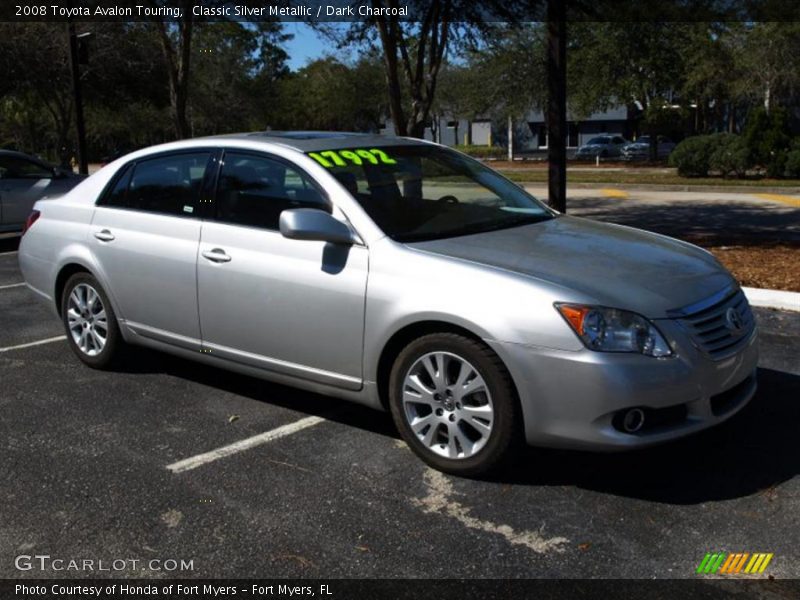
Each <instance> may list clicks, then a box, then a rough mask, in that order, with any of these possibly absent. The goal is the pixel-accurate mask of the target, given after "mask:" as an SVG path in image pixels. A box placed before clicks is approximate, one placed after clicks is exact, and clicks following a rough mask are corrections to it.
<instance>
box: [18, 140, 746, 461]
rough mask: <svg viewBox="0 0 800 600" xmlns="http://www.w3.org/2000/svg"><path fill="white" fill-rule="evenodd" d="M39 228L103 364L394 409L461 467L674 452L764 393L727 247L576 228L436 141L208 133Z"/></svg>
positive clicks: (429, 447)
mask: <svg viewBox="0 0 800 600" xmlns="http://www.w3.org/2000/svg"><path fill="white" fill-rule="evenodd" d="M30 222H31V226H30V227H29V228H28V230H27V231H26V232H25V234H24V235H23V237H22V241H21V243H20V247H19V263H20V268H21V270H22V273H23V275H24V277H25V281H26V282H27V284H28V286H29V287H30V289H31V290H33V291H34V292H36V293H37V295H38V296H40V297H41V298H42V299H44V300H46V301H47V302H48V303H49V304H50V306H51V307H52V309H53V311H54V313H56V314H57V315H58V316H59V317H60V318H61V320H62V322H63V326H64V330H65V333H66V335H67V339H68V341H69V344H70V346H71V348H72V350H73V351H74V352H75V354H76V355H77V356H78V357H79V358H80V359H81V360H82V361H83V362H84V363H86V364H87V365H88V366H90V367H94V368H108V367H109V366H110V365H112V363H113V361H114V360H115V359H118V358H119V356H120V352H121V351H123V350H124V346H125V344H126V343H130V344H138V345H143V346H149V347H151V348H155V349H159V350H163V351H167V352H171V353H174V354H178V355H180V356H183V357H185V358H188V359H190V360H194V361H199V362H201V363H203V364H206V365H211V366H217V367H222V368H226V369H230V370H233V371H238V372H240V373H244V374H247V375H254V376H257V377H262V378H265V379H269V380H273V381H276V382H279V383H283V384H288V385H293V386H295V387H299V388H303V389H306V390H312V391H316V392H320V393H325V394H329V395H332V396H336V397H339V398H344V399H348V400H352V401H355V402H359V403H362V404H365V405H367V406H371V407H373V408H377V409H381V408H382V409H385V410H389V411H390V412H391V413H392V416H393V417H394V421H395V424H396V425H397V428H398V429H399V431H400V433H401V435H402V436H403V439H404V440H405V441H406V443H407V444H408V445H409V447H410V448H411V449H412V450H413V451H414V452H415V453H416V454H417V455H418V456H420V457H421V458H422V459H423V460H425V461H426V462H427V463H428V464H430V465H432V466H433V467H436V468H437V469H441V470H443V471H447V472H450V473H455V474H460V475H477V474H479V473H482V472H484V471H486V470H488V469H490V468H492V466H494V465H495V464H496V463H497V462H498V461H500V460H501V459H502V458H503V456H505V455H506V454H507V453H508V452H509V451H511V450H512V449H513V448H514V447H515V444H514V443H513V442H514V441H515V440H517V439H520V440H526V441H527V442H529V443H531V444H536V445H548V446H560V447H569V448H585V449H597V450H615V449H616V450H622V449H627V448H637V447H643V446H649V445H652V444H655V443H659V442H666V441H668V440H673V439H676V438H680V437H682V436H685V435H688V434H691V433H694V432H697V431H700V430H701V429H705V428H707V427H711V426H713V425H716V424H718V423H721V422H722V421H724V420H726V419H727V418H728V417H730V416H731V415H733V414H734V413H736V412H737V411H738V410H740V409H741V408H742V407H743V406H744V405H745V404H747V402H748V401H749V400H750V398H751V397H752V396H753V394H754V392H755V389H756V364H757V361H758V349H757V344H756V342H757V337H758V335H757V329H756V322H755V319H754V318H753V314H752V312H751V311H750V308H749V306H748V304H747V299H746V298H745V296H744V294H743V293H742V290H741V289H740V288H739V285H738V283H737V282H736V280H735V279H734V278H733V277H732V276H731V274H730V273H729V272H728V271H726V270H725V268H724V267H723V266H722V265H721V264H720V263H719V262H718V261H717V260H716V259H715V258H714V257H713V256H712V255H711V254H710V253H708V252H706V251H705V250H702V249H700V248H697V247H696V246H692V245H691V244H687V243H685V242H681V241H678V240H673V239H670V238H667V237H665V236H662V235H656V234H653V233H648V232H645V231H638V230H636V229H632V228H630V227H621V226H619V225H611V224H606V223H599V222H596V221H590V220H587V219H580V218H576V217H572V216H568V215H562V214H559V213H557V212H555V211H553V210H551V209H550V208H548V207H547V206H546V205H545V204H543V203H542V202H540V201H538V200H537V199H536V198H534V197H533V196H531V195H529V194H528V193H527V192H525V190H523V189H522V188H520V187H519V186H517V185H516V184H514V183H512V182H511V181H509V180H508V179H505V178H504V177H503V176H501V175H500V174H498V173H496V172H494V171H492V170H491V169H489V168H487V167H486V166H484V165H483V164H481V163H479V162H477V161H475V160H473V159H471V158H469V157H467V156H465V155H463V154H460V153H458V152H455V151H453V150H451V149H449V148H446V147H444V146H439V145H438V144H432V143H428V142H424V141H421V140H412V139H409V138H394V137H384V136H374V135H361V134H343V133H320V132H294V133H293V132H268V133H253V134H240V135H228V136H220V137H213V138H206V139H196V140H184V141H181V142H176V143H172V144H168V145H163V146H157V147H154V148H148V149H145V150H141V151H138V152H135V153H133V154H130V155H128V156H125V157H123V158H121V159H119V160H117V161H115V162H113V163H112V164H110V165H109V166H108V167H107V168H105V169H102V170H100V171H98V172H97V173H95V174H94V175H92V177H90V178H89V179H88V180H86V181H85V182H84V183H82V184H81V185H80V187H78V188H76V189H75V190H73V191H72V192H71V193H69V194H67V195H65V196H63V197H62V198H58V199H56V200H53V201H47V202H39V203H37V204H36V206H35V208H34V213H33V215H32V217H31V220H30ZM310 443H313V442H310ZM531 468H535V465H534V466H532V467H531Z"/></svg>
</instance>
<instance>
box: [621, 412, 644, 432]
mask: <svg viewBox="0 0 800 600" xmlns="http://www.w3.org/2000/svg"><path fill="white" fill-rule="evenodd" d="M642 427H644V411H643V410H642V409H641V408H632V409H630V410H629V411H628V412H626V413H625V414H624V416H623V417H622V429H623V431H625V433H636V432H637V431H639V430H640V429H641V428H642Z"/></svg>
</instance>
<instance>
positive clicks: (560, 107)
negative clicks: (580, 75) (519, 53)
mask: <svg viewBox="0 0 800 600" xmlns="http://www.w3.org/2000/svg"><path fill="white" fill-rule="evenodd" d="M566 58H567V7H566V2H564V0H547V91H548V94H547V117H546V119H547V133H548V138H547V162H548V165H549V173H548V186H547V187H548V200H547V203H548V204H549V205H550V206H551V207H553V208H555V209H556V210H557V211H560V212H562V213H563V212H567V144H566V141H567V140H566V136H567V60H566Z"/></svg>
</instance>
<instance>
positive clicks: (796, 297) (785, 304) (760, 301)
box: [742, 287, 800, 312]
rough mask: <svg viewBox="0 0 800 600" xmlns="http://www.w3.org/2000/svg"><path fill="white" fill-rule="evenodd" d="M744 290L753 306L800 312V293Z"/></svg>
mask: <svg viewBox="0 0 800 600" xmlns="http://www.w3.org/2000/svg"><path fill="white" fill-rule="evenodd" d="M742 290H743V291H744V295H745V296H747V301H748V302H749V303H750V305H751V306H760V307H762V308H775V309H777V310H793V311H797V312H800V293H797V292H784V291H782V290H763V289H761V288H751V287H745V288H742Z"/></svg>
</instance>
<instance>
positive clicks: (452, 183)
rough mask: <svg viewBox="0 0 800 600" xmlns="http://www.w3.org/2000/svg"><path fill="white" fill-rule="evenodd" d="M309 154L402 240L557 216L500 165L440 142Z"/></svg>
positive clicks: (489, 229)
mask: <svg viewBox="0 0 800 600" xmlns="http://www.w3.org/2000/svg"><path fill="white" fill-rule="evenodd" d="M308 155H309V156H310V157H312V158H314V159H315V160H316V161H317V162H319V163H320V164H321V165H322V166H323V167H325V168H327V169H328V170H329V171H330V172H331V174H332V175H333V176H334V177H336V178H337V179H338V180H339V181H340V182H341V183H342V185H344V187H345V188H346V189H347V190H348V191H349V192H350V193H351V194H352V195H353V197H354V198H355V199H356V200H358V202H359V203H360V204H361V206H363V207H364V210H366V211H367V213H368V214H369V215H370V217H372V219H373V220H374V221H375V223H376V224H377V225H378V226H379V227H380V228H381V229H382V230H383V232H384V233H386V235H388V236H389V237H391V238H392V239H394V240H396V241H399V242H411V241H421V240H432V239H440V238H447V237H455V236H459V235H467V234H472V233H480V232H485V231H493V230H497V229H505V228H509V227H517V226H520V225H526V224H530V223H537V222H540V221H543V220H547V219H551V218H553V216H554V213H553V212H552V211H550V210H549V209H548V208H547V207H546V206H544V205H543V204H542V203H540V202H539V201H538V200H536V199H535V198H534V197H533V196H531V195H530V194H528V193H526V192H525V191H523V190H522V189H521V188H520V187H518V186H517V185H515V184H514V183H512V182H510V181H509V180H507V179H505V178H504V177H502V176H501V175H499V174H498V173H496V172H494V171H492V170H491V169H488V168H487V167H485V166H483V165H482V164H481V163H479V162H477V161H475V160H473V159H471V158H468V157H466V156H464V155H462V154H459V153H457V152H454V151H452V150H448V149H446V148H442V147H439V146H427V145H421V144H420V145H409V146H387V147H381V148H372V147H370V148H349V149H337V150H329V151H320V152H309V153H308Z"/></svg>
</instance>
